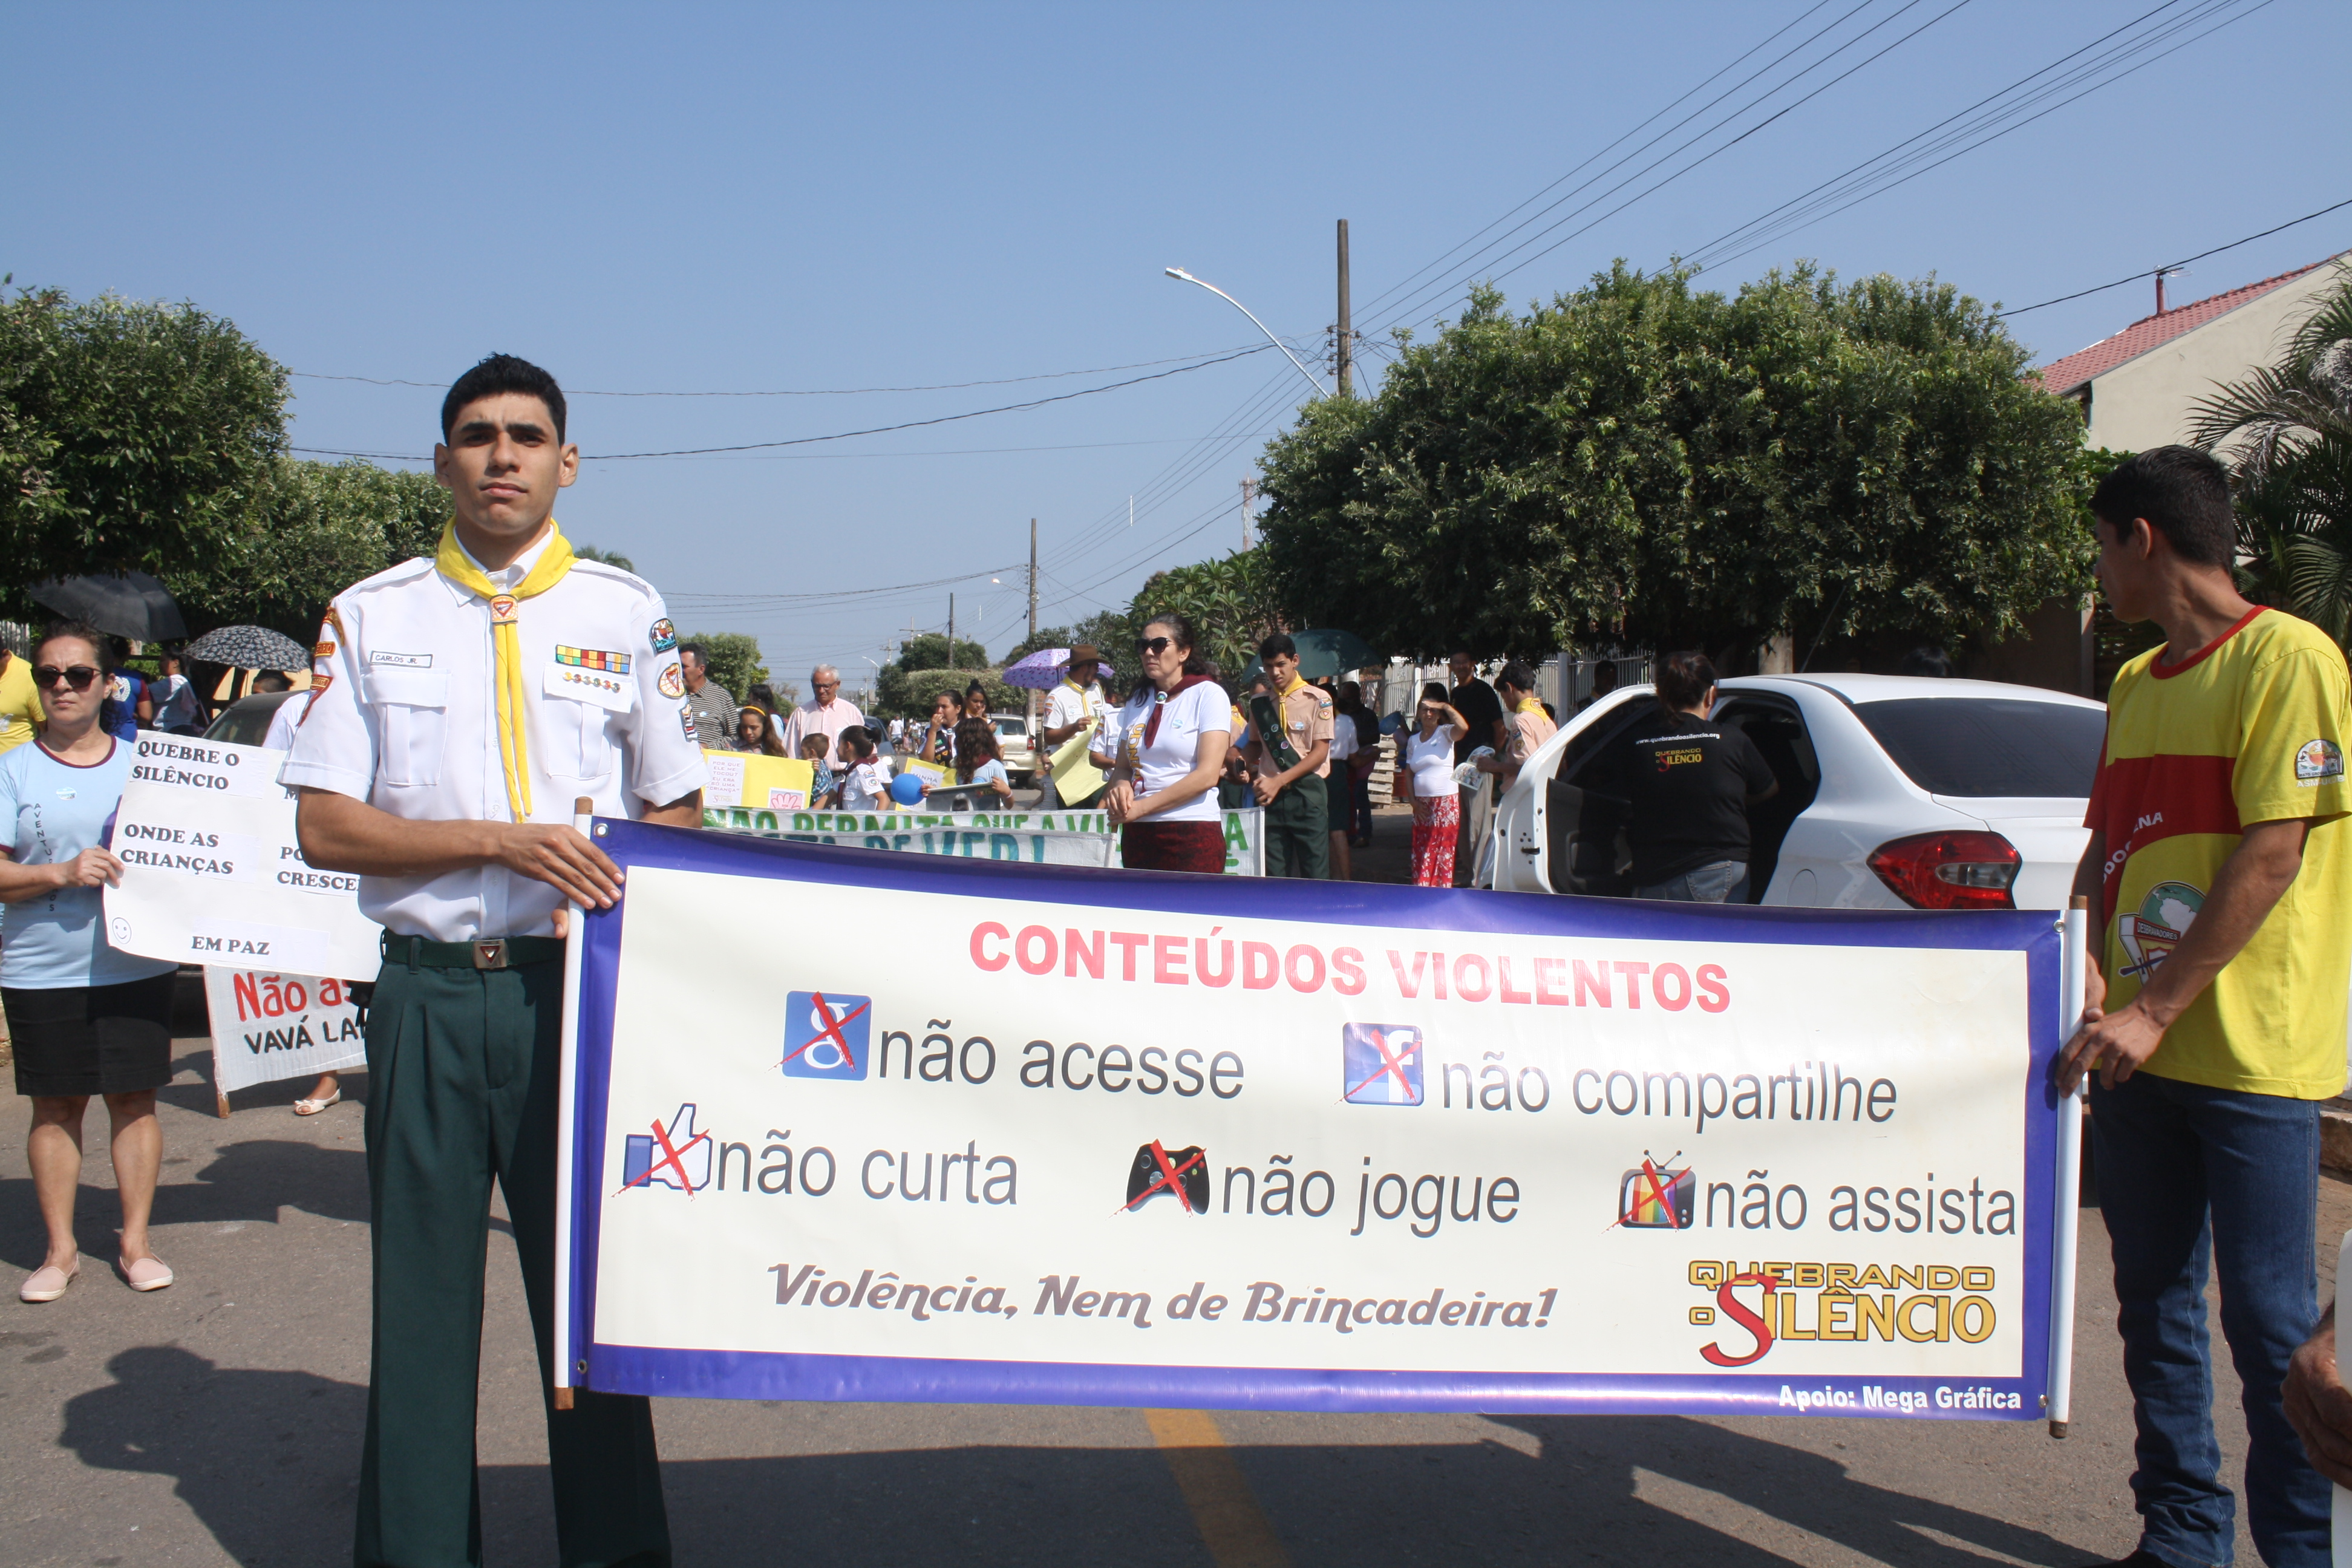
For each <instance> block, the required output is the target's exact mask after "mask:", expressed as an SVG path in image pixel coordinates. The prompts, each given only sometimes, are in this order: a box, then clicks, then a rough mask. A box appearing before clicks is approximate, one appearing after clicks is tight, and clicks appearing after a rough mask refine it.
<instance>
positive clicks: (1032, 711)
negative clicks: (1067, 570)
mask: <svg viewBox="0 0 2352 1568" xmlns="http://www.w3.org/2000/svg"><path fill="white" fill-rule="evenodd" d="M1029 641H1030V643H1031V644H1032V645H1033V647H1032V649H1031V651H1033V652H1034V651H1035V649H1034V644H1035V642H1036V641H1037V520H1036V519H1035V518H1034V517H1033V518H1031V519H1030V520H1029ZM1028 709H1029V733H1030V734H1032V735H1034V734H1035V733H1036V732H1037V692H1036V689H1035V688H1034V687H1033V688H1031V689H1030V691H1029V701H1028Z"/></svg>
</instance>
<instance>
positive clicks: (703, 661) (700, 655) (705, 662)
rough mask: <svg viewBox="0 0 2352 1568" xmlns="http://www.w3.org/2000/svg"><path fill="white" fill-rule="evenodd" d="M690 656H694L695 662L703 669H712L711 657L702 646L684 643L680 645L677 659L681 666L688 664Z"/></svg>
mask: <svg viewBox="0 0 2352 1568" xmlns="http://www.w3.org/2000/svg"><path fill="white" fill-rule="evenodd" d="M688 654H692V655H693V656H694V662H695V663H697V664H698V665H700V666H702V668H705V669H708V668H710V656H709V654H707V653H705V652H703V651H702V645H701V644H700V643H698V642H682V643H680V644H678V645H677V658H678V662H679V663H680V664H683V663H685V662H686V656H687V655H688Z"/></svg>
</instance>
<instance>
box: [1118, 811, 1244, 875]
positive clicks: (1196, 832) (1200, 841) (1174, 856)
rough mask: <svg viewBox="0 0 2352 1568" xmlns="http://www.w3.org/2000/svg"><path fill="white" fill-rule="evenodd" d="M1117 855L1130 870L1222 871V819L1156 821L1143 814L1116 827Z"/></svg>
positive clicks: (1221, 873)
mask: <svg viewBox="0 0 2352 1568" xmlns="http://www.w3.org/2000/svg"><path fill="white" fill-rule="evenodd" d="M1118 846H1119V858H1120V859H1121V860H1123V861H1124V862H1125V863H1126V866H1127V868H1128V869H1129V870H1130V871H1199V872H1202V873H1204V874H1206V875H1208V876H1212V877H1222V876H1223V875H1224V873H1225V826H1224V824H1223V823H1222V822H1158V821H1154V820H1153V819H1151V818H1150V817H1146V818H1145V819H1144V820H1143V821H1141V822H1130V823H1129V824H1128V825H1127V826H1125V827H1123V828H1121V829H1120V830H1119V841H1118Z"/></svg>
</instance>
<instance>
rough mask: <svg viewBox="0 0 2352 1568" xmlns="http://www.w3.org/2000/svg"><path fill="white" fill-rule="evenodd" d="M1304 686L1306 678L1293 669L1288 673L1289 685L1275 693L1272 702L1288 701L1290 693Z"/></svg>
mask: <svg viewBox="0 0 2352 1568" xmlns="http://www.w3.org/2000/svg"><path fill="white" fill-rule="evenodd" d="M1306 684H1307V678H1306V677H1305V676H1303V675H1301V674H1299V673H1298V672H1297V670H1295V669H1294V670H1292V671H1291V672H1290V684H1289V685H1287V686H1286V687H1284V688H1283V689H1281V690H1279V691H1277V692H1276V693H1275V694H1274V700H1276V702H1286V701H1288V700H1290V694H1291V693H1292V692H1294V691H1296V690H1297V689H1299V688H1300V687H1302V686H1304V685H1306Z"/></svg>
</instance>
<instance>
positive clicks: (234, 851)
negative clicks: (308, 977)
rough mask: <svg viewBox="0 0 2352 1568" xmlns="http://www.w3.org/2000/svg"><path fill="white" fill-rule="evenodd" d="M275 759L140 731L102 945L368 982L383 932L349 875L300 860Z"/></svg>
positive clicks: (120, 818) (118, 824) (247, 749)
mask: <svg viewBox="0 0 2352 1568" xmlns="http://www.w3.org/2000/svg"><path fill="white" fill-rule="evenodd" d="M285 761H286V753H285V752H274V751H268V750H266V749H265V748H263V747H260V746H235V745H229V744H226V743H225V742H218V741H199V740H193V739H190V738H188V737H185V736H181V735H164V734H158V733H154V732H152V731H142V732H141V734H140V736H139V754H138V758H137V760H136V761H135V762H134V763H132V764H131V779H130V782H129V783H127V784H124V785H123V788H122V805H121V808H120V809H119V810H118V811H117V813H116V816H115V824H114V839H113V847H114V852H115V854H116V855H118V856H120V857H121V859H122V867H123V869H122V885H121V887H119V888H109V889H107V890H106V900H105V902H106V929H107V940H108V941H109V942H112V943H113V944H114V945H115V946H116V947H119V948H121V950H122V951H123V952H135V953H138V954H140V955H141V956H142V957H144V958H163V959H169V960H171V961H173V963H202V964H206V965H221V966H224V967H227V968H233V969H234V968H250V969H262V970H273V969H276V970H291V971H296V972H299V973H304V974H330V975H343V976H347V977H350V978H352V979H369V978H373V976H374V974H375V972H376V970H377V968H378V967H379V966H380V965H381V964H382V963H383V955H382V952H381V949H380V948H379V946H378V942H379V938H380V933H381V931H382V930H383V928H382V927H380V926H378V925H377V924H376V923H375V922H374V921H371V920H369V919H368V918H367V917H366V916H365V915H362V914H361V913H360V906H359V884H360V879H359V878H358V877H357V876H355V875H352V874H350V873H347V872H341V871H320V870H317V869H315V868H312V867H311V866H310V864H309V863H307V862H306V861H304V860H303V858H302V849H301V846H300V845H299V843H298V842H297V841H296V839H295V835H294V797H293V795H292V794H291V793H289V791H288V790H287V789H285V788H284V787H283V786H282V785H280V784H278V769H279V767H281V766H282V765H283V764H284V763H285Z"/></svg>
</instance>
